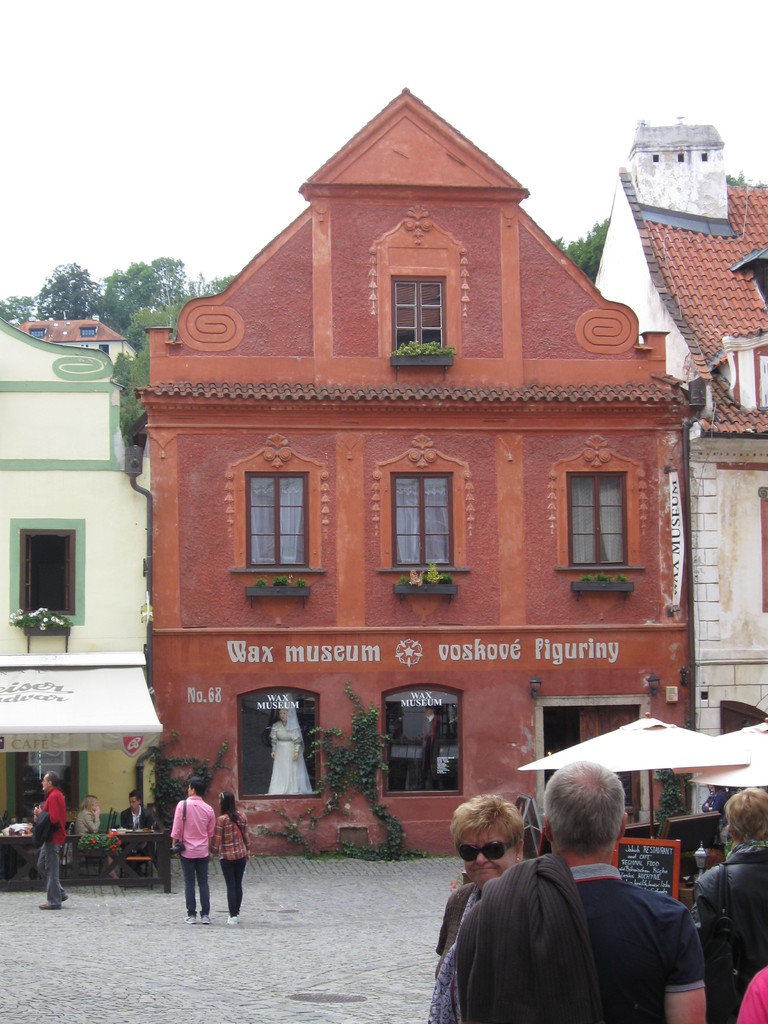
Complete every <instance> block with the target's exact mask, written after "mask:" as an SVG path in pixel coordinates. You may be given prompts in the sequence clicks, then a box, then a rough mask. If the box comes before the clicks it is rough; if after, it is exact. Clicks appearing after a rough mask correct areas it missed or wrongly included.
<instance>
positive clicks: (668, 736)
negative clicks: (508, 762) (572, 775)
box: [520, 718, 749, 772]
mask: <svg viewBox="0 0 768 1024" xmlns="http://www.w3.org/2000/svg"><path fill="white" fill-rule="evenodd" d="M574 761H595V762H597V764H601V765H603V766H604V767H605V768H609V769H610V770H611V771H612V772H639V771H656V770H657V769H659V768H673V769H675V771H678V772H682V771H695V770H696V769H697V768H705V767H706V768H709V767H713V766H715V765H727V766H729V767H733V766H735V765H745V764H748V763H749V754H747V753H744V754H743V755H742V754H739V753H737V752H736V751H734V750H732V749H730V747H729V748H728V749H726V748H725V746H724V745H723V746H721V745H720V744H719V743H718V742H717V740H716V738H715V737H714V736H707V735H706V734H705V733H703V732H692V731H691V730H690V729H682V728H681V727H680V726H678V725H671V724H670V723H668V722H660V721H659V720H658V719H657V718H640V719H638V721H636V722H630V723H629V724H628V725H622V726H620V727H619V728H618V729H613V730H612V731H611V732H605V733H603V734H602V735H601V736H593V737H592V739H589V740H584V742H583V743H577V744H576V745H575V746H573V747H567V748H566V749H565V750H559V751H558V752H557V753H556V754H549V755H548V756H547V757H541V758H539V760H538V761H531V763H530V764H524V765H521V767H520V771H522V772H532V771H548V770H554V769H555V768H562V767H563V765H566V764H573V762H574Z"/></svg>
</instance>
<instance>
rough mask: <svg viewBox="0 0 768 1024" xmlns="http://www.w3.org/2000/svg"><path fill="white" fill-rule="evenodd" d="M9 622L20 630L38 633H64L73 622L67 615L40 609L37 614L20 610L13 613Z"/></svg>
mask: <svg viewBox="0 0 768 1024" xmlns="http://www.w3.org/2000/svg"><path fill="white" fill-rule="evenodd" d="M8 621H9V622H10V624H11V625H12V626H16V627H17V628H18V629H23V630H25V631H26V630H28V629H33V630H35V632H38V633H63V632H64V631H65V630H69V628H70V627H71V625H72V620H71V619H68V618H67V616H66V615H60V614H59V613H58V612H51V611H48V609H47V608H38V609H37V611H35V612H26V611H24V610H23V609H22V608H19V610H18V611H17V612H11V614H10V617H9V619H8Z"/></svg>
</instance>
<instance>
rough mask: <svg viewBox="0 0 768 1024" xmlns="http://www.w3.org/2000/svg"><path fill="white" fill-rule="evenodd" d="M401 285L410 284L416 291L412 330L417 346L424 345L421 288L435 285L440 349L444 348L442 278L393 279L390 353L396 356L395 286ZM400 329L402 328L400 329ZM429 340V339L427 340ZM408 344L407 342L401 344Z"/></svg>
mask: <svg viewBox="0 0 768 1024" xmlns="http://www.w3.org/2000/svg"><path fill="white" fill-rule="evenodd" d="M401 284H412V285H414V286H415V288H416V289H417V295H418V301H417V302H416V306H415V308H416V325H415V327H414V328H413V330H414V333H415V338H414V339H413V340H415V341H416V342H417V343H418V344H426V343H425V342H424V341H423V339H422V332H423V331H424V330H425V328H424V327H423V324H422V316H423V314H422V310H423V308H424V304H423V302H422V301H421V288H422V286H423V285H425V284H433V285H437V286H438V287H439V288H440V328H439V329H440V347H441V348H445V347H446V343H445V342H446V338H445V335H446V326H447V325H446V311H445V290H446V281H445V278H444V277H393V278H392V352H393V353H394V354H395V355H396V354H397V351H398V344H397V330H398V327H397V310H398V308H399V307H398V303H397V286H398V285H401ZM401 329H402V328H401ZM426 330H435V328H434V327H428V328H426ZM428 340H429V339H428ZM403 344H404V345H405V344H408V342H403Z"/></svg>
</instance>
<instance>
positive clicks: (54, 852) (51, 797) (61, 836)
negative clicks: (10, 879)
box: [35, 772, 69, 910]
mask: <svg viewBox="0 0 768 1024" xmlns="http://www.w3.org/2000/svg"><path fill="white" fill-rule="evenodd" d="M43 792H44V793H45V803H44V804H43V806H42V807H41V808H39V810H43V811H48V817H49V818H50V819H51V824H52V825H53V826H54V828H55V832H54V833H53V837H52V838H51V840H50V842H47V843H43V845H42V846H41V847H40V855H39V856H38V858H37V870H38V873H39V875H40V877H41V878H44V879H45V883H46V897H47V899H48V902H47V903H41V904H40V909H41V910H61V904H62V903H63V902H64V900H67V899H69V895H68V894H67V893H66V892H65V891H64V889H62V887H61V883H60V882H59V863H60V857H61V848H62V846H63V844H64V840H65V838H66V835H67V831H66V827H65V826H66V821H67V805H66V803H65V802H64V794H63V793H62V792H61V783H60V781H59V776H58V775H57V774H56V772H46V773H45V775H44V776H43ZM37 815H38V808H35V819H37Z"/></svg>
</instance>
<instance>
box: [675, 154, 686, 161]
mask: <svg viewBox="0 0 768 1024" xmlns="http://www.w3.org/2000/svg"><path fill="white" fill-rule="evenodd" d="M677 162H678V163H679V164H684V163H685V153H678V154H677Z"/></svg>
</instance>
